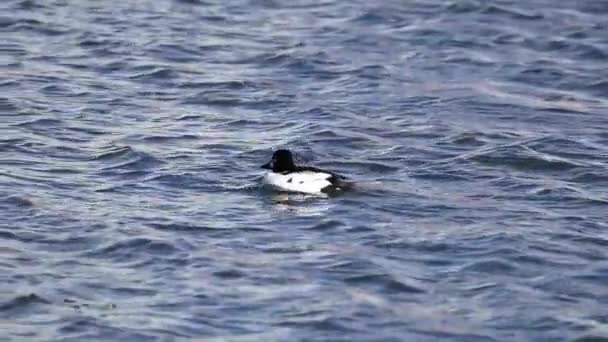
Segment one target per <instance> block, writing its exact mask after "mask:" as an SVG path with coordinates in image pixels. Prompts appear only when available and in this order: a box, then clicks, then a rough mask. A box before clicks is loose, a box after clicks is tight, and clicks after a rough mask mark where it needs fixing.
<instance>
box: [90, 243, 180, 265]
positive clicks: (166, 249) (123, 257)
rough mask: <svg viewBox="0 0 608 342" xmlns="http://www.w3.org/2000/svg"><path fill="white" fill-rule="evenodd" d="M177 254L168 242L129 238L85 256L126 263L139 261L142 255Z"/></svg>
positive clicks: (175, 248) (177, 250) (176, 250)
mask: <svg viewBox="0 0 608 342" xmlns="http://www.w3.org/2000/svg"><path fill="white" fill-rule="evenodd" d="M177 252H179V249H178V248H177V247H176V246H175V245H174V244H172V243H169V242H168V241H162V240H153V239H147V238H130V239H125V240H122V241H118V242H114V243H110V244H107V245H105V246H101V247H98V248H96V249H94V250H91V251H88V252H86V253H85V256H86V257H88V258H102V259H107V258H109V259H114V260H116V261H123V262H127V261H133V260H137V259H139V258H140V255H142V254H144V255H152V256H161V257H168V256H171V255H173V254H175V253H177Z"/></svg>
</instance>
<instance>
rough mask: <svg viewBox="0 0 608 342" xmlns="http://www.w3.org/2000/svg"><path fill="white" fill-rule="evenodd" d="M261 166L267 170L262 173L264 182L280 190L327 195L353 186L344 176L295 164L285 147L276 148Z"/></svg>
mask: <svg viewBox="0 0 608 342" xmlns="http://www.w3.org/2000/svg"><path fill="white" fill-rule="evenodd" d="M262 168H263V169H267V170H269V171H268V172H267V173H266V174H265V175H264V181H265V183H267V184H269V185H271V186H272V187H274V188H276V189H278V190H281V191H287V192H299V193H306V194H316V195H321V194H325V195H328V194H335V193H339V192H343V191H346V190H350V189H351V188H352V187H353V183H352V182H350V181H349V180H348V178H347V177H345V176H342V175H338V174H336V173H334V172H331V171H326V170H322V169H318V168H316V167H310V166H297V165H296V164H295V163H294V161H293V154H292V153H291V151H290V150H287V149H280V150H276V151H275V152H274V153H273V155H272V159H271V160H270V161H269V162H268V163H266V164H264V165H262Z"/></svg>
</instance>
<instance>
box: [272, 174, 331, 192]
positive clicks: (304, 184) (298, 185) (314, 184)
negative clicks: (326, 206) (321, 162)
mask: <svg viewBox="0 0 608 342" xmlns="http://www.w3.org/2000/svg"><path fill="white" fill-rule="evenodd" d="M330 176H331V175H329V174H326V173H313V172H300V173H290V174H287V175H282V174H279V173H274V172H269V173H267V174H266V177H265V180H266V183H268V184H270V185H272V186H274V187H276V188H279V189H281V190H285V191H295V192H305V193H311V194H318V193H321V189H323V188H325V187H326V186H328V185H331V183H330V182H329V181H328V180H327V178H329V177H330Z"/></svg>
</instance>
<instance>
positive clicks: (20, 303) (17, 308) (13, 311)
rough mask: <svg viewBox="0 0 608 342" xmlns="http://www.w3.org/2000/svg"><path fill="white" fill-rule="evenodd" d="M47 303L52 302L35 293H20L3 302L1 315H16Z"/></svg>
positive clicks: (0, 306) (0, 305) (0, 310)
mask: <svg viewBox="0 0 608 342" xmlns="http://www.w3.org/2000/svg"><path fill="white" fill-rule="evenodd" d="M47 304H51V302H49V301H48V300H46V299H44V298H42V297H40V296H38V295H36V294H35V293H30V294H28V295H20V296H17V297H15V298H13V299H11V300H10V301H8V302H5V303H1V304H0V315H1V316H2V317H5V318H8V317H14V316H15V315H19V314H20V313H22V314H24V313H25V312H26V311H27V310H31V309H32V308H33V307H36V306H39V305H47Z"/></svg>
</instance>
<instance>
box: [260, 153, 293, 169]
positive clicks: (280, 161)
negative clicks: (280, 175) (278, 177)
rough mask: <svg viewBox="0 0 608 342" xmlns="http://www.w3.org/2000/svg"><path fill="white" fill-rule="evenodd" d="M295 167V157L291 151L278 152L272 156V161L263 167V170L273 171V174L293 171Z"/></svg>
mask: <svg viewBox="0 0 608 342" xmlns="http://www.w3.org/2000/svg"><path fill="white" fill-rule="evenodd" d="M295 167H296V166H295V164H294V163H293V155H292V154H291V151H289V150H276V151H275V152H274V154H273V155H272V159H271V160H270V161H269V162H268V163H266V164H264V165H262V168H263V169H268V170H272V171H273V172H284V171H291V170H293V169H295Z"/></svg>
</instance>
